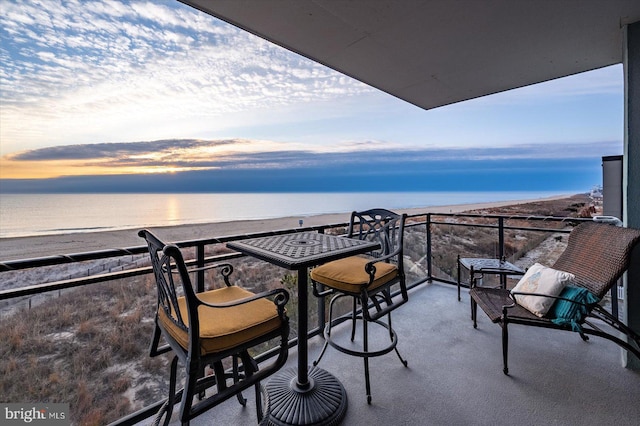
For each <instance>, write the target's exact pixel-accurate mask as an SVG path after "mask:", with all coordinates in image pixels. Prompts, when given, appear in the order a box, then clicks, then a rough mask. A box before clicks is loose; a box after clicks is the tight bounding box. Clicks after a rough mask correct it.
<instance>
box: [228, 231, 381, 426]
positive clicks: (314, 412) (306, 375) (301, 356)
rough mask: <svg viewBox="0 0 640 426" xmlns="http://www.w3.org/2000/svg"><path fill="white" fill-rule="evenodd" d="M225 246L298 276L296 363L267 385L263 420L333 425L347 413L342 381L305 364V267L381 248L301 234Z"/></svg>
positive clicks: (306, 319) (339, 238)
mask: <svg viewBox="0 0 640 426" xmlns="http://www.w3.org/2000/svg"><path fill="white" fill-rule="evenodd" d="M227 247H229V248H231V249H234V250H237V251H240V252H242V253H245V254H248V255H250V256H253V257H256V258H258V259H261V260H264V261H266V262H269V263H272V264H274V265H277V266H280V267H282V268H286V269H289V270H296V271H297V274H298V366H297V368H291V369H287V370H283V371H282V372H279V373H276V374H275V375H274V376H273V377H272V378H271V379H270V380H269V381H268V383H267V384H266V385H265V390H266V400H267V401H266V402H267V403H266V412H265V417H264V420H263V424H269V425H304V424H312V425H330V424H331V425H335V424H338V423H340V421H341V420H342V419H343V417H344V415H345V414H346V411H347V394H346V392H345V389H344V386H342V383H340V381H339V380H338V379H337V378H336V377H335V376H333V375H332V374H330V373H329V372H327V371H325V370H323V369H321V368H318V367H312V368H311V369H309V367H308V349H307V340H308V337H307V328H308V300H307V298H308V278H307V268H309V267H310V266H315V265H319V264H321V263H325V262H329V261H332V260H336V259H340V258H343V257H348V256H353V255H356V254H362V253H366V252H369V251H372V250H376V249H379V248H380V245H379V244H378V243H375V242H371V241H362V240H357V239H353V238H346V237H339V236H334V235H326V234H318V233H314V232H302V233H295V234H283V235H273V236H267V237H260V238H252V239H247V240H241V241H234V242H229V243H227Z"/></svg>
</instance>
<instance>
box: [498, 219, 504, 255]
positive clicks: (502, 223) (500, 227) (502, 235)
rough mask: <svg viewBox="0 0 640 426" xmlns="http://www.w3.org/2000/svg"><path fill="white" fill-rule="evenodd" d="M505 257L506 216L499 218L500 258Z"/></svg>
mask: <svg viewBox="0 0 640 426" xmlns="http://www.w3.org/2000/svg"><path fill="white" fill-rule="evenodd" d="M502 258H504V218H503V217H499V218H498V259H502Z"/></svg>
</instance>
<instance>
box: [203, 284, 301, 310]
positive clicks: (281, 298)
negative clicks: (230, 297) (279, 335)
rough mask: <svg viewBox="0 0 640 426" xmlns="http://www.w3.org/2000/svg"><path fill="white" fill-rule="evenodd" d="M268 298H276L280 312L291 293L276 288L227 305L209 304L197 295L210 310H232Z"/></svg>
mask: <svg viewBox="0 0 640 426" xmlns="http://www.w3.org/2000/svg"><path fill="white" fill-rule="evenodd" d="M268 297H274V299H273V303H274V304H275V305H276V306H277V307H278V310H280V309H281V308H284V305H286V304H287V302H288V301H289V292H288V291H287V290H285V289H283V288H276V289H273V290H269V291H263V292H260V293H256V294H254V295H253V296H250V297H245V298H244V299H239V300H234V301H233V302H227V303H208V302H205V301H203V300H202V299H200V298H199V297H198V295H197V294H196V298H198V303H199V304H200V305H204V306H208V307H210V308H231V307H233V306H240V305H244V304H246V303H249V302H253V301H254V300H259V299H266V298H268Z"/></svg>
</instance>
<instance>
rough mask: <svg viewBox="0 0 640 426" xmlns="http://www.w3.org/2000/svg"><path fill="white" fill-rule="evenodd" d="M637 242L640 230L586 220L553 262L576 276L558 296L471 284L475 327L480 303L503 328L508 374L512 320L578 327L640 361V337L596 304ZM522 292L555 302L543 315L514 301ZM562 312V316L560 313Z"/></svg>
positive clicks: (583, 334)
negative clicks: (599, 321) (608, 329)
mask: <svg viewBox="0 0 640 426" xmlns="http://www.w3.org/2000/svg"><path fill="white" fill-rule="evenodd" d="M639 242H640V230H637V229H630V228H620V227H616V226H613V225H608V224H603V223H595V222H585V223H582V224H580V225H578V226H577V227H575V228H574V229H573V230H572V231H571V234H570V235H569V242H568V244H567V247H566V249H565V250H564V252H563V253H562V254H561V255H560V257H559V258H558V260H557V261H556V262H555V263H554V265H553V266H552V268H553V269H555V270H558V271H564V272H568V273H570V274H573V275H574V276H575V278H574V279H573V280H572V282H571V283H570V287H569V286H568V287H567V288H565V290H564V291H563V293H560V295H558V296H549V295H541V294H532V293H523V292H513V291H510V290H508V289H502V288H490V287H476V286H474V287H472V288H471V290H470V292H469V294H470V296H471V298H470V299H471V312H472V315H471V316H472V320H473V327H474V328H477V307H478V306H480V308H481V309H482V310H483V311H484V312H485V313H486V314H487V316H488V317H489V318H490V319H491V321H492V322H493V323H496V324H499V325H500V326H501V327H502V355H503V363H504V367H503V372H504V374H509V368H508V365H507V353H508V347H509V333H508V326H509V324H522V325H530V326H535V327H545V328H551V329H558V330H567V331H576V332H578V333H579V334H580V337H581V338H582V339H583V340H585V341H586V340H588V336H587V335H589V334H591V335H594V336H599V337H603V338H605V339H608V340H611V341H612V342H615V343H616V344H618V345H620V346H622V347H623V348H625V349H626V350H628V351H629V352H631V353H633V354H635V355H636V356H637V357H638V358H639V359H640V349H639V348H640V335H638V333H636V332H635V331H633V330H631V329H630V328H629V327H627V326H626V325H625V324H623V323H622V322H621V321H619V320H618V318H616V317H614V316H613V315H611V314H610V313H609V312H608V311H606V310H605V309H604V308H603V307H602V306H600V305H599V304H598V301H600V300H601V299H602V298H603V297H604V296H605V295H606V294H607V292H608V291H609V290H610V289H611V287H612V286H614V285H616V283H617V281H618V279H619V278H620V276H621V275H622V274H623V273H624V271H626V270H627V268H628V267H629V260H630V257H631V252H632V250H633V249H634V247H635V246H637V245H638V243H639ZM636 284H637V283H636ZM567 290H569V291H568V292H567ZM522 295H524V296H527V295H529V296H531V295H533V296H534V297H546V298H553V299H555V301H554V305H553V307H552V309H550V310H549V312H548V313H547V314H545V315H544V316H542V317H540V316H538V315H535V314H533V313H532V312H530V311H529V310H527V309H525V308H524V307H523V306H521V305H520V304H518V302H516V298H517V297H518V296H522ZM561 305H562V306H561ZM560 313H562V316H558V315H559V314H560ZM564 315H567V316H564ZM591 319H598V320H601V321H603V322H604V323H605V324H608V325H609V326H611V327H612V328H613V329H614V330H615V331H617V332H620V333H622V334H624V335H625V336H626V338H627V339H628V341H626V340H624V339H622V338H620V337H618V336H616V335H614V334H613V333H610V332H607V331H605V330H602V329H601V328H600V327H598V325H596V324H594V323H593V322H592V321H590V320H591Z"/></svg>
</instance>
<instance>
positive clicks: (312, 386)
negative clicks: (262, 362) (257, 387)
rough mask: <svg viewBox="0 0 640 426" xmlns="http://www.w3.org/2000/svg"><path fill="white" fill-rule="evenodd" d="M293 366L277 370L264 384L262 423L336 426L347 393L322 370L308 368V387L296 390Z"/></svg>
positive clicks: (280, 425) (277, 425) (341, 413)
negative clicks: (280, 370)
mask: <svg viewBox="0 0 640 426" xmlns="http://www.w3.org/2000/svg"><path fill="white" fill-rule="evenodd" d="M297 378H298V373H297V370H296V369H295V368H291V369H289V370H285V371H282V372H281V373H277V374H275V375H274V376H273V378H271V379H270V380H269V382H268V383H267V384H266V385H264V390H265V391H266V397H265V399H266V404H265V414H264V418H263V420H262V422H261V424H262V425H269V426H285V425H314V426H315V425H338V424H340V422H341V421H342V419H343V418H344V415H345V414H346V412H347V392H346V391H345V390H344V387H343V386H342V383H340V382H339V381H338V379H336V378H335V377H334V376H332V375H331V374H329V373H328V372H326V371H325V370H323V369H321V368H318V367H313V368H311V369H310V370H309V387H308V388H307V389H300V387H299V386H298V384H297V383H298V381H297Z"/></svg>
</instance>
